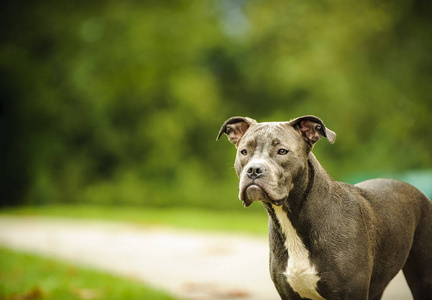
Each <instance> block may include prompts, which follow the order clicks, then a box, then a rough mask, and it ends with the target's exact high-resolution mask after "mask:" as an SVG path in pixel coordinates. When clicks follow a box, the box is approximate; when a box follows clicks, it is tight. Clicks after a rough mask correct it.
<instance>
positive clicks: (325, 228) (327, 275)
mask: <svg viewBox="0 0 432 300" xmlns="http://www.w3.org/2000/svg"><path fill="white" fill-rule="evenodd" d="M223 133H225V134H226V135H227V136H228V139H229V141H230V142H232V143H233V144H235V145H236V148H237V156H236V160H235V170H236V172H237V175H238V177H239V178H240V192H239V198H240V200H242V201H243V205H244V206H245V207H247V206H249V205H250V204H251V203H252V202H254V201H261V202H262V203H263V205H264V207H265V209H266V210H267V212H268V215H269V241H270V273H271V278H272V280H273V282H274V284H275V286H276V289H277V291H278V292H279V295H280V296H281V298H282V299H328V300H333V299H350V300H354V299H362V300H364V299H374V300H375V299H381V296H382V294H383V292H384V289H385V288H386V286H387V285H388V283H389V282H390V281H391V280H392V278H393V277H395V276H396V274H397V273H398V272H399V270H401V269H402V270H403V273H404V275H405V278H406V280H407V282H408V285H409V287H410V289H411V292H412V294H413V296H414V299H416V300H417V299H422V300H424V299H432V202H430V200H429V199H428V198H427V197H426V196H425V195H424V194H422V193H421V192H420V191H419V190H417V189H416V188H414V187H413V186H411V185H409V184H407V183H403V182H400V181H396V180H391V179H374V180H368V181H364V182H361V183H359V184H357V185H354V186H353V185H349V184H346V183H343V182H336V181H334V180H333V179H332V178H331V177H330V176H329V175H328V174H327V172H326V171H325V170H324V169H323V167H322V166H321V165H320V163H319V162H318V160H317V159H316V158H315V156H314V155H313V154H312V152H311V150H312V148H313V146H314V144H315V143H316V142H317V141H318V140H319V139H320V138H321V137H326V138H327V139H328V141H329V142H330V143H334V141H335V138H336V134H335V133H334V132H333V131H331V130H329V129H328V128H326V127H325V126H324V123H323V122H322V121H321V120H320V119H319V118H317V117H315V116H304V117H300V118H297V119H294V120H291V121H289V122H270V123H257V122H256V121H255V120H253V119H251V118H247V117H233V118H230V119H228V120H227V121H226V122H225V123H224V124H223V125H222V128H221V130H220V132H219V135H218V137H217V138H218V139H219V138H220V137H221V135H222V134H223Z"/></svg>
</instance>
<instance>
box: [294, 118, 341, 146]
mask: <svg viewBox="0 0 432 300" xmlns="http://www.w3.org/2000/svg"><path fill="white" fill-rule="evenodd" d="M288 124H289V125H291V126H292V127H293V128H294V129H295V130H296V131H297V132H298V133H299V134H300V135H301V136H303V137H304V138H305V140H306V142H308V143H309V144H310V145H311V146H313V145H314V144H315V143H316V142H318V141H319V139H320V138H321V137H323V136H324V137H326V138H327V139H328V141H329V142H330V143H331V144H333V143H334V142H335V140H336V133H335V132H334V131H332V130H330V129H328V128H326V127H325V125H324V123H323V121H321V120H320V118H318V117H315V116H303V117H300V118H297V119H294V120H291V121H289V122H288Z"/></svg>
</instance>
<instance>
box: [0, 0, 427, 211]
mask: <svg viewBox="0 0 432 300" xmlns="http://www.w3.org/2000/svg"><path fill="white" fill-rule="evenodd" d="M431 13H432V6H431V5H430V4H429V3H428V2H424V1H420V0H416V1H414V0H413V1H404V2H401V1H393V2H389V1H385V0H379V1H366V2H358V3H353V2H343V1H336V0H323V1H301V0H290V1H279V0H272V1H265V2H264V1H259V0H253V1H242V0H237V1H227V0H214V1H197V0H182V1H175V2H170V1H153V2H152V1H93V2H91V3H89V2H84V1H56V2H52V1H44V0H42V1H36V2H31V3H25V2H22V1H6V2H4V4H2V7H1V10H0V25H1V26H2V28H6V29H7V30H3V31H2V33H1V36H0V38H1V39H0V40H1V42H0V43H1V44H0V57H1V60H0V93H1V95H2V100H3V101H2V102H3V105H2V110H1V111H0V114H1V115H0V128H1V139H2V143H1V144H2V145H1V148H0V155H1V157H2V159H3V162H4V165H5V166H4V168H2V169H3V172H2V174H1V177H0V182H1V184H0V188H1V190H2V197H1V204H2V205H6V204H8V205H11V204H22V203H26V204H42V203H57V202H62V203H80V202H81V203H82V202H85V203H109V204H137V205H157V206H172V205H175V206H186V205H189V206H190V205H192V206H198V207H209V208H233V207H236V206H238V205H239V203H238V201H236V193H237V191H236V189H237V188H236V185H237V184H236V178H235V174H234V171H233V170H232V167H231V166H232V163H233V159H234V153H235V151H234V149H233V147H232V146H231V145H228V144H227V143H226V142H225V141H223V142H219V143H216V142H215V141H214V138H215V137H216V134H217V132H218V130H219V126H220V125H221V124H222V122H223V121H224V120H225V119H226V118H228V117H230V116H232V115H248V116H251V117H253V118H256V119H258V120H259V121H268V120H289V119H291V118H294V117H297V116H299V115H302V114H315V115H318V116H320V117H321V118H322V119H323V120H324V122H325V123H326V125H328V127H329V128H331V129H332V130H334V131H336V133H337V134H338V138H337V142H336V144H334V145H328V144H327V143H325V142H320V144H319V145H317V146H316V147H315V153H316V155H317V156H318V157H319V159H320V160H321V161H322V163H323V165H324V166H325V167H326V169H327V170H328V171H329V173H330V174H331V175H333V176H334V177H335V178H336V179H344V178H346V177H347V176H348V175H349V174H352V173H353V172H381V171H386V172H394V171H401V170H406V169H427V168H431V167H432V156H431V155H430V150H429V149H431V147H432V127H431V126H429V122H430V118H429V115H428V112H429V111H431V109H432V99H431V95H432V85H431V84H430V82H432V78H431V77H432V72H431V71H432V57H431V56H430V53H431V51H432V39H431V38H430V33H431V32H432V31H431V30H432V19H431V18H430V15H431Z"/></svg>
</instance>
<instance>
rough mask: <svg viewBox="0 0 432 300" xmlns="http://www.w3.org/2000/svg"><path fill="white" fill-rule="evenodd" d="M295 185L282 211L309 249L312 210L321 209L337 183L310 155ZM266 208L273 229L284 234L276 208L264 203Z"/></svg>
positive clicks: (295, 180)
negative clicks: (308, 238) (321, 205)
mask: <svg viewBox="0 0 432 300" xmlns="http://www.w3.org/2000/svg"><path fill="white" fill-rule="evenodd" d="M293 183H294V188H293V189H292V190H291V192H290V194H289V196H288V199H287V200H286V201H285V203H283V205H282V206H281V209H282V210H283V212H284V213H286V215H287V217H288V219H289V221H290V222H291V224H292V226H293V227H294V229H295V230H296V232H297V234H298V235H299V236H300V237H301V238H302V240H303V243H304V244H305V245H306V247H308V245H309V241H308V240H307V238H306V237H308V236H310V230H311V228H312V220H313V217H312V216H311V210H312V209H315V210H316V209H319V208H317V207H316V206H318V207H319V206H320V204H321V203H323V202H322V201H323V200H325V199H326V198H327V196H328V194H329V193H330V190H331V188H332V186H333V185H334V184H335V182H334V180H333V178H331V177H330V175H329V174H328V173H327V172H326V171H325V170H324V168H323V167H322V166H321V164H320V163H319V162H318V160H317V159H316V158H315V156H314V155H313V154H312V153H310V154H309V159H308V162H307V166H306V171H305V172H303V173H302V175H301V176H299V177H298V178H295V179H294V182H293ZM317 187H319V188H317ZM318 189H319V190H318ZM311 199H313V205H312V204H310V201H311ZM319 202H321V203H319ZM264 207H265V208H266V210H267V212H268V214H269V217H270V220H271V221H272V222H273V226H272V228H273V229H274V230H277V231H278V232H279V233H280V234H282V228H281V225H280V224H279V220H278V218H277V216H276V213H275V207H273V205H272V204H269V203H264ZM314 207H315V208H314ZM281 209H279V208H278V211H279V212H280V211H281ZM282 236H283V234H282ZM308 248H309V247H308Z"/></svg>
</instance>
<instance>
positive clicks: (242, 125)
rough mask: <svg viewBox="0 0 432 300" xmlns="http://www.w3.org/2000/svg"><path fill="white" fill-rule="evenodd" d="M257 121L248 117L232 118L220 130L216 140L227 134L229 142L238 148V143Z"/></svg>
mask: <svg viewBox="0 0 432 300" xmlns="http://www.w3.org/2000/svg"><path fill="white" fill-rule="evenodd" d="M253 124H257V121H255V120H254V119H251V118H248V117H232V118H229V119H228V120H226V121H225V123H224V124H223V125H222V127H221V129H220V130H219V134H218V136H217V138H216V140H218V139H220V137H221V136H222V134H224V133H225V134H226V135H227V137H228V140H229V141H230V142H231V143H233V144H234V145H236V146H237V143H238V141H239V140H240V139H241V137H242V136H243V135H244V134H245V132H246V130H248V129H249V127H250V126H251V125H253Z"/></svg>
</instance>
